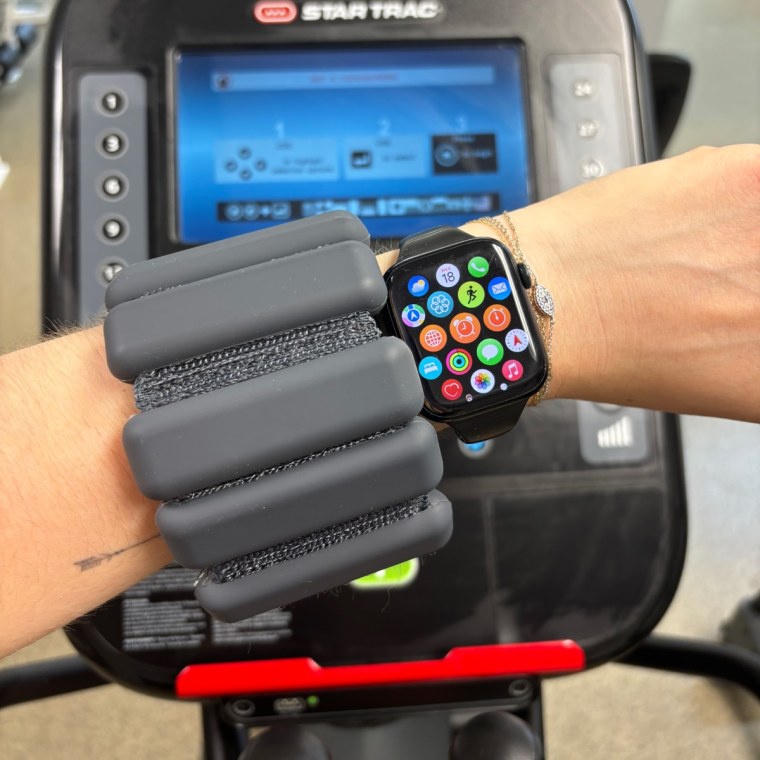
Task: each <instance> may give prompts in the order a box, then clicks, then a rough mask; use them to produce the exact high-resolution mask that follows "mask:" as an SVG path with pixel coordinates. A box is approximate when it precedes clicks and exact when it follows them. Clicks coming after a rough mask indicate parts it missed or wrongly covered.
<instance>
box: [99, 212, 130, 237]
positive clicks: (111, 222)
mask: <svg viewBox="0 0 760 760" xmlns="http://www.w3.org/2000/svg"><path fill="white" fill-rule="evenodd" d="M101 232H102V233H103V237H104V238H105V239H106V240H107V241H108V242H109V243H118V242H120V241H122V240H123V239H124V238H125V237H126V234H127V224H126V222H125V221H124V220H123V219H119V218H118V217H109V218H108V219H106V220H105V221H104V222H103V227H102V228H101Z"/></svg>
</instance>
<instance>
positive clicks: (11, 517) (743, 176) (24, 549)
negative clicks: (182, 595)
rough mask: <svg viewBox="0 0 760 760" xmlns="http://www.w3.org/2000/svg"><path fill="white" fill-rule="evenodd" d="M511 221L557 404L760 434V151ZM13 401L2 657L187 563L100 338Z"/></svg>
mask: <svg viewBox="0 0 760 760" xmlns="http://www.w3.org/2000/svg"><path fill="white" fill-rule="evenodd" d="M511 216H512V219H513V221H514V224H515V227H516V229H517V231H518V233H519V236H520V242H521V244H522V248H523V250H524V251H525V254H526V256H527V258H528V261H529V263H530V265H531V267H532V268H533V270H534V272H535V273H536V275H537V277H538V280H539V281H540V282H541V283H542V284H543V285H544V286H546V287H547V288H548V289H549V290H550V292H551V293H552V295H553V297H554V301H555V304H556V315H557V316H556V320H555V332H554V341H553V351H552V362H553V380H552V383H551V386H550V389H549V392H548V393H547V396H546V398H547V399H549V398H579V399H588V400H594V401H605V402H610V403H619V404H624V405H629V406H641V407H648V408H652V409H659V410H665V411H670V412H682V413H690V414H704V415H711V416H719V417H729V418H734V419H740V420H750V421H754V422H760V393H758V391H757V378H758V376H760V224H758V219H760V147H758V146H754V145H745V146H732V147H728V148H719V149H718V148H702V149H699V150H696V151H692V152H690V153H688V154H684V155H683V156H679V157H676V158H673V159H668V160H666V161H660V162H657V163H654V164H649V165H647V166H642V167H636V168H632V169H627V170H624V171H622V172H618V173H616V174H614V175H611V176H610V177H607V178H603V179H600V180H596V181H594V182H592V183H590V184H587V185H584V186H582V187H580V188H577V189H575V190H572V191H569V192H567V193H563V194H561V195H559V196H556V197H554V198H551V199H549V200H546V201H543V202H541V203H538V204H535V205H533V206H530V207H527V208H525V209H521V210H519V211H515V212H514V213H512V214H511ZM465 229H466V230H467V231H469V232H472V233H473V234H477V235H479V236H485V237H495V236H496V232H495V230H494V229H493V228H492V227H490V226H487V225H482V224H470V225H465ZM394 258H395V253H394V252H388V253H385V254H381V255H379V256H378V263H379V264H380V266H381V269H383V270H385V269H386V268H387V267H388V266H390V264H391V263H392V261H393V260H394ZM0 398H2V400H3V414H2V416H0V564H1V569H2V572H1V573H0V614H1V615H2V625H1V626H0V657H2V656H4V655H7V654H9V653H10V652H12V651H15V650H16V649H18V648H20V647H22V646H24V645H25V644H28V643H30V642H32V641H34V640H35V639H37V638H39V637H41V636H43V635H44V634H46V633H47V632H49V631H51V630H53V629H55V628H58V627H60V626H61V625H65V624H66V623H68V622H70V621H71V620H73V619H75V618H77V617H78V616H80V615H82V614H84V613H86V612H87V611H89V610H91V609H93V608H94V607H96V606H97V605H99V604H101V603H102V602H104V601H106V600H107V599H110V598H111V597H113V596H115V595H116V594H118V593H120V592H121V591H123V590H124V589H126V588H128V587H129V586H131V585H132V584H134V583H135V582H137V581H138V580H139V579H141V578H143V577H145V576H147V575H149V574H150V573H153V572H155V571H156V570H158V569H159V568H161V567H162V566H163V565H164V564H166V563H167V562H168V561H169V560H170V555H169V552H168V549H167V547H166V545H165V543H164V542H163V540H162V539H161V538H160V536H158V533H157V530H156V527H155V511H156V508H157V506H158V504H157V503H156V502H152V501H149V500H148V499H146V498H145V497H144V496H142V495H141V494H140V493H139V491H138V490H137V488H136V486H135V485H134V482H133V480H132V477H131V474H130V471H129V467H128V464H127V461H126V456H125V454H124V450H123V448H122V444H121V430H122V427H123V425H124V422H125V421H126V420H127V419H128V417H129V416H131V415H132V414H134V413H135V411H136V410H135V407H134V400H133V397H132V389H131V387H130V386H128V385H125V384H123V383H121V382H119V381H118V380H115V379H114V378H113V377H112V376H111V375H110V373H109V372H108V370H107V368H106V362H105V353H104V349H103V335H102V328H101V327H100V326H98V327H93V328H90V329H86V330H81V331H78V332H74V333H71V334H68V335H65V336H63V337H60V338H57V339H54V340H48V341H45V342H43V343H41V344H38V345H36V346H32V347H30V348H27V349H24V350H21V351H17V352H15V353H12V354H7V355H5V356H3V357H0ZM526 414H530V410H528V411H526Z"/></svg>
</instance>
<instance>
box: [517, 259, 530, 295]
mask: <svg viewBox="0 0 760 760" xmlns="http://www.w3.org/2000/svg"><path fill="white" fill-rule="evenodd" d="M517 274H519V275H520V282H521V283H522V284H523V287H524V288H525V290H530V288H531V286H532V285H533V280H532V279H531V276H530V269H528V267H527V266H526V265H525V264H518V265H517Z"/></svg>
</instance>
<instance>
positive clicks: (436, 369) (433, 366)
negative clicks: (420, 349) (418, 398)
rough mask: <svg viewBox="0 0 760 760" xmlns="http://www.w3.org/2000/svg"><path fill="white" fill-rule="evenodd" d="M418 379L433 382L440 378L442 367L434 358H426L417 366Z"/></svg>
mask: <svg viewBox="0 0 760 760" xmlns="http://www.w3.org/2000/svg"><path fill="white" fill-rule="evenodd" d="M419 371H420V377H422V378H424V379H425V380H435V379H436V378H438V377H440V376H441V372H443V365H442V364H441V362H440V361H439V360H438V359H436V358H435V356H426V357H425V358H424V359H423V360H422V361H421V362H420V366H419Z"/></svg>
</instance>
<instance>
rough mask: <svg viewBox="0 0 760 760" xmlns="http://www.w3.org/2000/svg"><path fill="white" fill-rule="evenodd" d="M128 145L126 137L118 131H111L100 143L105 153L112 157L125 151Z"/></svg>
mask: <svg viewBox="0 0 760 760" xmlns="http://www.w3.org/2000/svg"><path fill="white" fill-rule="evenodd" d="M126 145H127V141H126V139H125V138H124V136H123V135H121V134H119V133H118V132H109V133H108V134H107V135H106V136H105V137H104V138H103V140H102V141H101V143H100V147H101V148H102V149H103V153H105V154H106V155H107V156H109V157H110V158H116V156H120V155H121V154H122V153H124V150H125V148H126Z"/></svg>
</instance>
